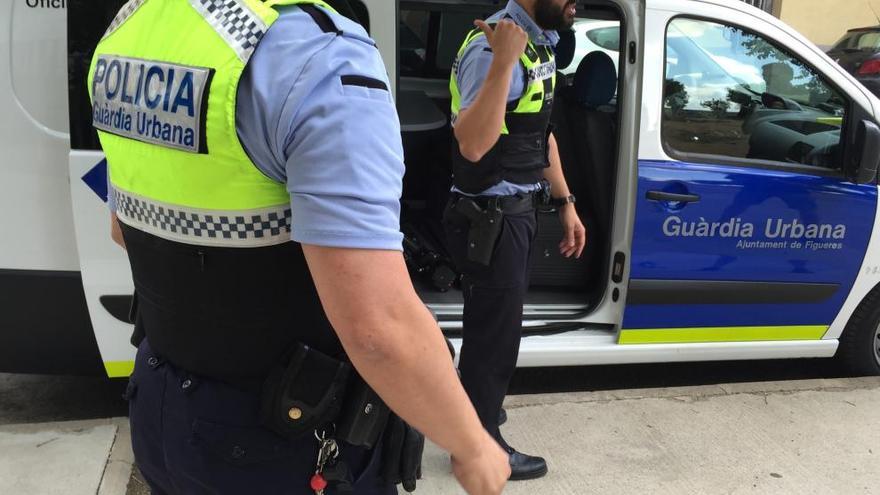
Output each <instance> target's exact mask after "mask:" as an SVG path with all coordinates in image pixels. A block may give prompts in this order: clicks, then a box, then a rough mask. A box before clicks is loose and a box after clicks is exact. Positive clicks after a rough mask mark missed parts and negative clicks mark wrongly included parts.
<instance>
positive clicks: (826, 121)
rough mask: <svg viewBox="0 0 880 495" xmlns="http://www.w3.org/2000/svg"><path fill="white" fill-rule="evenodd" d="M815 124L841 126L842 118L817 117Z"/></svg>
mask: <svg viewBox="0 0 880 495" xmlns="http://www.w3.org/2000/svg"><path fill="white" fill-rule="evenodd" d="M816 122H818V123H820V124H827V125H839V126H842V125H843V117H819V118H817V119H816Z"/></svg>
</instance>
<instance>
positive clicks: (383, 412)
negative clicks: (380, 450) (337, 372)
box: [336, 373, 391, 449]
mask: <svg viewBox="0 0 880 495" xmlns="http://www.w3.org/2000/svg"><path fill="white" fill-rule="evenodd" d="M390 412H391V410H390V409H389V408H388V406H387V405H385V402H384V401H382V399H381V398H380V397H379V394H377V393H376V392H375V391H374V390H373V389H372V388H370V386H369V385H367V383H366V382H365V381H364V380H363V378H361V377H360V375H358V374H357V373H354V374H353V375H352V377H351V380H350V383H349V385H348V390H347V392H346V394H345V402H344V403H343V407H342V412H341V413H340V415H339V419H338V420H337V421H336V439H337V440H342V441H344V442H346V443H349V444H351V445H356V446H359V447H366V448H368V449H372V448H373V447H375V446H376V443H377V442H378V441H379V435H381V434H382V431H384V430H385V425H386V423H387V422H388V415H389V414H390Z"/></svg>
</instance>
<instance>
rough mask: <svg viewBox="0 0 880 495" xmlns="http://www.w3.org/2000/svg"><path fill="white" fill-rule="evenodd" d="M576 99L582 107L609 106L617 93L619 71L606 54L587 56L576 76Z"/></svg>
mask: <svg viewBox="0 0 880 495" xmlns="http://www.w3.org/2000/svg"><path fill="white" fill-rule="evenodd" d="M573 89H574V99H575V101H577V102H578V103H580V104H582V105H587V106H591V107H597V106H600V105H606V104H608V103H609V102H610V101H611V99H612V98H614V93H615V92H616V91H617V69H616V68H615V67H614V61H613V60H611V57H609V56H608V54H607V53H605V52H600V51H595V52H590V53H589V54H587V56H586V57H584V58H583V60H581V63H580V65H578V68H577V72H576V73H575V75H574V88H573Z"/></svg>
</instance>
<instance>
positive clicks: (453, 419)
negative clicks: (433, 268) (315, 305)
mask: <svg viewBox="0 0 880 495" xmlns="http://www.w3.org/2000/svg"><path fill="white" fill-rule="evenodd" d="M303 250H304V252H305V255H306V259H307V261H308V263H309V269H310V271H311V273H312V277H313V279H314V281H315V285H316V286H317V288H318V293H319V295H320V297H321V303H322V304H323V306H324V310H325V311H326V313H327V316H328V317H329V318H330V322H331V323H332V324H333V327H334V329H335V330H336V332H337V334H338V335H339V338H340V340H341V341H342V345H343V347H345V350H346V352H347V353H348V356H349V358H350V359H351V361H352V363H353V364H354V366H355V368H356V369H357V370H358V372H359V373H360V374H361V376H363V378H364V379H365V380H366V381H367V383H369V384H370V386H372V387H373V389H374V390H376V392H377V393H378V394H379V395H380V396H381V397H382V399H383V400H385V402H386V403H387V404H388V405H389V406H390V407H391V409H392V410H394V412H396V413H397V414H398V415H399V416H400V417H402V418H403V419H404V420H406V421H407V422H408V423H409V424H411V425H412V426H413V427H415V428H416V429H418V430H419V431H421V432H422V433H423V434H424V435H425V436H426V437H428V438H429V439H431V440H432V441H433V442H434V443H436V444H438V445H439V446H440V447H442V448H443V449H445V450H447V451H449V452H451V453H452V454H453V455H454V456H457V457H467V456H469V455H472V454H474V453H475V452H474V450H479V446H480V445H481V444H484V443H481V442H484V441H485V440H484V436H485V431H484V430H483V428H482V426H481V425H480V422H479V419H478V418H477V414H476V412H475V411H474V408H473V406H472V405H471V403H470V401H469V400H468V398H467V395H466V394H465V392H464V389H463V388H462V386H461V383H460V382H459V380H458V376H457V375H456V373H455V369H454V367H453V364H452V359H451V358H450V356H449V352H448V350H447V347H446V343H445V341H444V339H443V336H442V333H441V332H440V329H439V327H438V326H437V324H436V322H435V321H434V319H433V317H432V316H431V314H430V313H429V312H428V310H427V308H425V306H424V304H423V303H422V302H421V300H419V298H418V296H417V295H416V293H415V290H414V289H413V287H412V283H411V282H410V278H409V274H408V273H407V271H406V266H405V264H404V261H403V257H402V255H401V254H400V253H399V252H392V251H373V250H358V249H334V248H324V247H316V246H303Z"/></svg>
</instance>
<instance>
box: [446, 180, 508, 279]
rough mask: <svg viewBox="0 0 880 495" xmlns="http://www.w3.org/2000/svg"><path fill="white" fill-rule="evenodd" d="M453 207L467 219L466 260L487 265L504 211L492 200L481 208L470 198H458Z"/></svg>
mask: <svg viewBox="0 0 880 495" xmlns="http://www.w3.org/2000/svg"><path fill="white" fill-rule="evenodd" d="M453 209H454V210H455V211H456V212H457V213H459V214H461V215H463V216H464V217H465V218H467V219H468V221H469V225H470V227H469V228H468V246H467V247H468V249H467V257H468V260H470V261H473V262H474V263H479V264H481V265H486V266H488V265H489V263H491V262H492V254H493V253H494V251H495V242H496V241H497V240H498V236H499V235H501V226H502V223H503V221H504V212H503V211H502V210H501V207H500V206H499V205H498V204H497V203H496V202H495V201H494V200H489V206H488V207H486V208H485V209H483V208H482V207H480V205H479V204H477V202H476V201H474V200H473V199H471V198H466V197H463V198H459V199H458V201H456V202H455V206H454V207H453Z"/></svg>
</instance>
